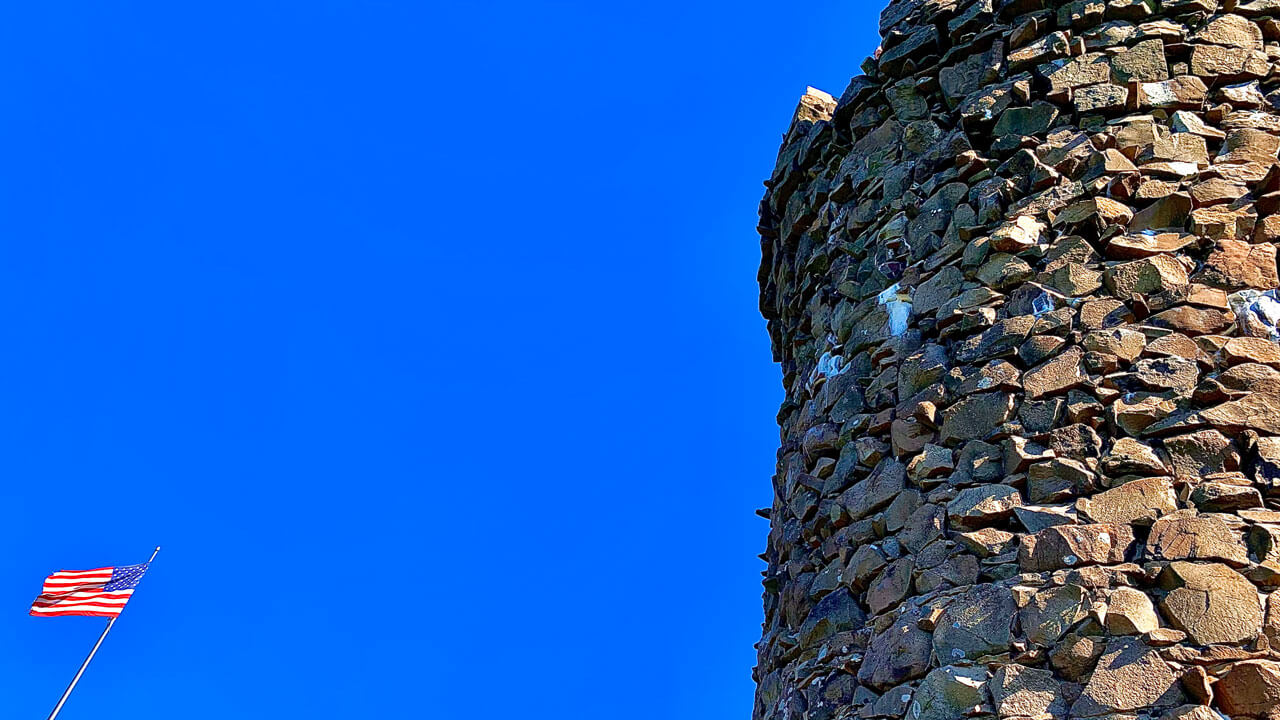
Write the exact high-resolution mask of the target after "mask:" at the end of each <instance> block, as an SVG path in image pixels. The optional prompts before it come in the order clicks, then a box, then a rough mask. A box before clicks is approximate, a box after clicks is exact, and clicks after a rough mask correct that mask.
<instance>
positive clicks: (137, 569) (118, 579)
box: [103, 563, 147, 592]
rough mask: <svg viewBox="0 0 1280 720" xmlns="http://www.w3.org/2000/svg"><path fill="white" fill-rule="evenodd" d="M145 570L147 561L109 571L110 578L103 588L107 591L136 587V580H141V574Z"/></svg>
mask: <svg viewBox="0 0 1280 720" xmlns="http://www.w3.org/2000/svg"><path fill="white" fill-rule="evenodd" d="M146 571H147V563H143V564H141V565H125V566H124V567H118V568H115V569H113V570H112V571H111V580H110V581H109V582H108V583H107V586H106V587H105V588H103V589H104V590H106V591H107V592H115V591H117V590H132V589H134V588H136V587H138V582H139V581H141V580H142V575H143V573H145V572H146Z"/></svg>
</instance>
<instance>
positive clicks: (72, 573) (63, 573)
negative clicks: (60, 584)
mask: <svg viewBox="0 0 1280 720" xmlns="http://www.w3.org/2000/svg"><path fill="white" fill-rule="evenodd" d="M112 572H115V568H98V569H97V570H59V571H58V572H56V573H54V574H52V575H50V576H49V579H50V580H52V579H54V578H78V577H90V576H93V575H107V576H110V575H111V573H112Z"/></svg>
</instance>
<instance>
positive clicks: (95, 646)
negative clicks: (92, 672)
mask: <svg viewBox="0 0 1280 720" xmlns="http://www.w3.org/2000/svg"><path fill="white" fill-rule="evenodd" d="M159 553H160V548H158V547H157V548H156V549H155V552H153V553H151V560H148V561H147V564H148V565H150V564H151V562H152V561H153V560H155V559H156V555H158V554H159ZM121 612H123V610H121ZM119 619H120V616H119V615H116V616H115V617H113V618H111V620H110V621H108V622H107V627H106V628H104V629H103V630H102V635H100V636H99V637H98V642H96V643H94V644H93V649H92V650H90V651H89V657H87V658H85V659H84V663H83V664H81V665H80V670H78V671H77V672H76V676H75V677H73V678H71V684H70V685H68V686H67V691H66V692H64V693H62V697H61V698H60V699H59V700H58V704H57V705H56V706H54V708H53V712H51V713H49V720H55V719H56V718H57V717H58V713H60V712H62V706H63V705H65V704H66V702H67V698H69V697H71V691H72V690H75V689H76V683H78V682H80V676H81V675H84V671H85V668H87V667H89V663H91V662H93V656H94V655H97V654H98V648H100V647H102V641H103V640H106V639H107V633H109V632H111V627H112V626H113V625H115V624H116V620H119Z"/></svg>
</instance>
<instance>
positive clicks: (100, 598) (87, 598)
mask: <svg viewBox="0 0 1280 720" xmlns="http://www.w3.org/2000/svg"><path fill="white" fill-rule="evenodd" d="M129 597H131V596H129V594H115V593H111V594H82V596H79V597H65V598H38V597H37V598H36V602H33V603H32V605H36V603H38V605H40V607H51V606H54V605H79V603H82V602H120V603H124V602H128V601H129Z"/></svg>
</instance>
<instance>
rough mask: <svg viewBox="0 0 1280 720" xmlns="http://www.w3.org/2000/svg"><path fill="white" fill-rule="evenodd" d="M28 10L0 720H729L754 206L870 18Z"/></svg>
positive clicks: (750, 609)
mask: <svg viewBox="0 0 1280 720" xmlns="http://www.w3.org/2000/svg"><path fill="white" fill-rule="evenodd" d="M478 5H479V4H478V3H474V4H473V3H431V2H425V3H424V2H403V1H402V2H378V1H376V0H362V1H361V2H332V1H325V0H308V2H269V1H268V2H258V3H240V2H231V3H218V4H204V3H171V2H170V3H160V2H129V1H127V0H121V1H120V2H115V3H90V2H74V1H73V2H66V3H23V4H19V3H11V4H9V6H8V7H7V8H6V9H5V11H4V13H3V17H2V18H0V88H3V105H4V111H3V113H0V145H2V147H3V158H2V160H3V164H4V171H3V172H0V228H2V230H3V236H4V240H3V242H0V313H3V317H4V328H5V332H4V342H3V352H0V375H2V376H3V377H4V379H5V381H4V382H3V383H0V477H3V479H4V480H3V482H2V483H0V494H2V495H0V548H3V551H2V552H0V715H3V716H4V717H13V718H20V717H21V718H28V717H32V718H34V717H43V716H44V714H46V713H47V712H48V711H49V710H50V709H51V707H52V705H53V703H54V702H55V700H56V699H57V696H58V694H59V693H60V692H61V691H62V689H63V687H64V686H65V684H66V682H67V681H68V680H69V679H70V676H71V674H72V673H73V672H74V670H75V668H76V666H77V665H78V663H79V662H80V660H81V658H82V657H83V655H84V653H85V652H87V650H88V648H89V646H90V645H91V644H92V641H93V640H94V638H95V637H96V636H97V633H98V631H99V628H100V627H101V624H102V621H101V620H98V619H88V618H64V619H40V620H38V619H34V618H29V617H27V615H26V610H27V607H28V605H29V603H30V601H31V599H32V598H33V597H34V596H35V594H36V593H37V592H38V590H39V586H40V581H41V579H42V578H43V577H44V576H45V575H46V574H47V573H49V572H51V571H53V570H57V569H59V568H72V569H78V568H89V567H97V566H101V565H115V564H131V563H137V562H142V561H144V560H145V559H146V557H147V555H148V553H149V551H150V550H151V548H152V546H154V545H156V544H161V545H163V546H164V550H163V551H162V552H161V553H160V557H159V558H158V559H157V561H156V564H155V566H154V567H153V570H152V573H151V575H150V576H149V577H148V578H147V580H146V581H145V582H144V584H143V585H142V588H141V589H140V591H139V594H138V595H137V596H136V599H135V600H134V601H133V603H132V604H131V606H130V608H129V609H128V611H127V612H126V613H125V614H124V616H123V617H122V618H121V620H120V622H119V623H118V624H117V625H116V630H115V631H114V632H113V633H112V636H111V637H110V638H109V639H108V641H107V642H106V644H105V645H104V648H103V650H102V652H101V653H100V655H99V657H98V660H97V661H95V664H94V666H93V667H91V668H90V670H89V672H88V674H87V675H86V677H85V680H84V681H83V682H82V684H81V687H80V689H79V690H78V691H77V694H76V695H75V696H73V698H72V700H71V702H70V703H69V705H68V707H67V709H66V710H65V711H64V712H63V715H62V718H63V720H77V719H78V718H90V717H92V718H94V719H95V720H117V719H121V720H123V719H124V718H128V719H129V720H150V719H152V718H156V719H159V718H164V719H165V720H169V719H170V718H173V717H181V718H184V719H185V720H202V719H204V718H210V719H212V718H218V719H219V720H222V719H223V718H227V717H244V718H268V717H307V718H353V717H414V718H417V717H421V718H488V717H493V718H499V717H510V716H511V715H512V714H519V715H520V716H521V717H524V718H556V719H558V720H564V719H565V718H584V719H585V718H593V719H594V718H599V717H608V718H622V719H627V718H646V719H648V718H654V717H662V718H690V719H693V718H698V719H706V718H744V717H746V716H747V715H748V714H749V712H750V708H751V693H752V689H753V687H752V683H751V680H750V667H751V665H752V664H753V662H754V651H753V650H752V647H751V646H752V643H754V642H755V641H756V640H757V639H758V634H759V622H760V619H761V606H760V586H759V570H760V569H761V568H762V565H761V564H760V561H759V560H758V559H757V558H756V557H755V555H756V554H757V553H759V552H761V551H762V550H763V547H764V542H765V535H766V532H767V524H766V523H765V521H763V520H761V519H759V518H757V517H755V516H754V515H753V514H752V510H753V509H754V508H756V507H758V506H762V505H767V504H769V502H770V489H769V476H770V474H771V472H772V468H773V458H774V452H775V448H776V446H777V428H776V426H775V424H774V419H773V418H774V413H775V412H776V409H777V405H778V402H779V401H780V399H781V387H780V382H779V379H778V370H777V368H776V367H775V366H774V365H773V364H772V363H771V360H770V354H769V347H768V340H767V338H766V335H765V330H764V323H763V321H762V320H761V319H760V318H759V316H758V314H757V312H756V298H755V292H756V288H755V271H756V264H757V261H758V256H759V247H758V240H757V238H756V235H755V219H756V218H755V212H756V203H757V201H758V199H759V196H760V193H761V191H762V189H763V188H762V186H761V180H762V179H764V178H765V177H767V176H768V174H769V172H770V170H771V168H772V165H773V158H774V154H775V152H776V150H777V145H778V141H779V137H780V135H781V133H782V132H783V131H784V130H785V125H786V122H787V120H788V118H789V117H790V113H791V110H792V108H793V107H794V105H795V102H796V100H797V98H798V97H799V96H800V94H801V93H802V92H803V91H804V87H805V85H806V84H812V85H815V86H818V87H822V88H824V89H827V90H829V91H831V92H833V93H837V94H838V93H839V92H840V90H841V89H842V88H843V87H844V85H845V83H846V82H847V80H848V77H849V76H850V75H851V74H854V73H856V72H857V68H858V65H859V63H860V62H861V60H862V58H863V57H864V56H865V55H867V54H868V53H869V52H870V51H871V50H873V49H874V47H875V44H876V38H875V22H874V18H875V12H874V11H873V10H871V9H868V8H865V7H862V4H861V3H851V2H816V3H810V4H807V5H805V7H804V8H803V9H801V8H797V7H793V6H791V5H789V4H787V3H776V2H769V3H766V2H706V3H697V2H692V3H691V2H680V3H676V2H664V1H661V0H660V1H657V2H647V3H598V2H592V3H588V2H555V3H551V2H548V3H528V2H522V3H517V2H496V3H488V4H485V6H484V7H477V6H478Z"/></svg>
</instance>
